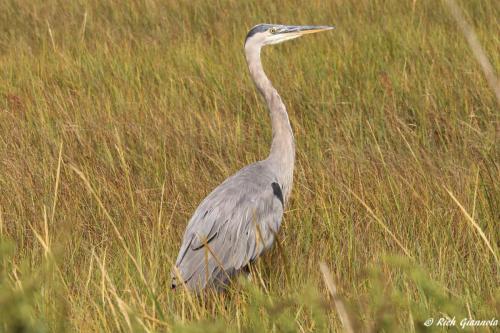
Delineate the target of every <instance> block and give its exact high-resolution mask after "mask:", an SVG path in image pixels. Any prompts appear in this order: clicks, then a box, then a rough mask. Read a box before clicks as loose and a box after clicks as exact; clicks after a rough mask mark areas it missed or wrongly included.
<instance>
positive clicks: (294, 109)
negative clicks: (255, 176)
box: [0, 0, 500, 332]
mask: <svg viewBox="0 0 500 333" xmlns="http://www.w3.org/2000/svg"><path fill="white" fill-rule="evenodd" d="M461 6H462V8H463V9H464V11H465V12H466V16H467V19H468V20H469V21H470V22H471V24H472V25H473V26H474V28H475V29H476V32H477V34H478V36H479V39H480V41H481V43H482V44H483V46H484V47H485V50H486V52H487V53H488V55H489V57H490V60H491V62H492V64H493V67H494V68H495V69H496V71H497V73H498V72H499V69H500V39H499V38H500V28H499V25H498V22H499V21H498V18H499V17H500V6H499V5H498V3H497V2H496V1H493V0H468V1H461ZM260 22H278V23H285V24H334V25H336V26H337V29H336V30H335V31H333V32H328V33H323V34H318V35H314V36H307V37H304V38H301V39H299V40H296V41H292V42H289V43H285V44H283V45H279V46H276V47H272V48H268V49H265V50H264V52H263V61H264V66H265V68H266V70H267V72H268V75H269V76H270V78H271V79H272V81H273V83H274V84H275V86H276V87H277V88H278V90H279V91H280V93H281V96H282V98H283V100H284V101H285V104H286V105H287V108H288V111H289V114H290V119H291V122H292V126H293V128H294V130H295V137H296V141H297V162H296V173H295V184H294V190H293V193H292V200H291V202H290V205H289V210H288V211H287V212H286V214H285V217H284V222H283V224H282V229H281V230H280V235H279V236H280V239H279V243H280V246H279V247H275V248H274V250H273V251H271V252H270V253H269V254H268V255H266V256H265V257H264V258H261V259H260V260H259V261H258V263H257V264H256V265H255V267H254V268H255V269H254V272H253V277H254V278H253V279H252V281H251V282H248V281H241V282H237V283H235V284H234V285H233V287H232V288H231V290H230V291H228V292H227V293H225V294H216V295H213V294H208V295H204V296H203V297H201V298H193V297H192V296H190V295H189V294H186V293H184V292H178V293H172V292H170V291H169V289H168V286H169V282H170V281H169V277H170V269H171V265H172V262H173V261H174V260H175V257H176V255H177V250H178V247H179V245H180V241H181V237H182V233H183V231H184V228H185V225H186V223H187V220H188V219H189V217H190V215H191V214H192V212H193V211H194V209H195V208H196V206H197V205H198V203H199V202H200V200H201V199H203V197H204V196H205V195H207V194H208V193H209V192H210V191H211V189H213V188H214V187H215V186H216V185H218V184H219V183H220V182H221V181H222V180H224V179H225V178H226V177H228V176H229V175H230V174H232V173H234V172H235V171H237V170H238V169H239V168H241V167H242V166H244V165H246V164H248V163H251V162H254V161H256V160H259V159H263V158H265V157H266V154H267V153H268V149H269V145H270V136H271V133H270V131H271V129H270V121H269V117H268V113H267V110H266V108H265V105H264V104H263V102H262V101H261V99H260V96H258V94H257V92H256V90H255V89H254V86H253V84H252V82H251V80H250V78H249V75H248V71H247V68H246V63H245V60H244V56H243V41H244V37H245V34H246V32H247V30H248V29H249V28H250V27H251V26H253V25H255V24H257V23H260ZM499 121H500V113H499V107H498V105H497V104H496V101H495V97H494V95H493V93H492V92H491V91H490V90H489V88H488V85H487V83H486V80H485V79H484V76H483V74H482V72H481V69H480V67H479V65H478V64H477V63H476V62H475V60H474V58H473V56H472V53H471V51H470V50H469V49H468V47H467V44H466V42H465V40H464V38H463V36H462V35H461V34H460V32H459V31H458V29H457V26H456V24H455V22H454V21H453V20H452V19H451V17H450V15H449V12H448V11H447V9H446V8H445V7H444V6H443V4H442V3H441V2H440V1H430V0H424V1H396V0H391V1H381V0H378V1H368V0H363V1H310V2H303V1H283V0H276V1H258V0H256V1H231V0H221V1H211V2H208V1H201V0H195V1H189V2H188V1H185V2H184V1H180V2H179V1H170V0H165V1H159V0H128V1H123V2H117V1H111V0H104V1H96V0H90V1H82V0H79V1H56V0H50V1H39V0H36V1H27V0H4V1H2V2H1V3H0V240H1V244H0V245H1V246H0V248H1V250H0V331H2V330H3V331H15V330H17V331H19V332H21V331H37V332H43V331H64V330H67V331H83V332H96V331H101V332H108V331H109V332H112V331H145V332H148V331H149V332H152V331H171V332H183V331H185V332H207V331H213V332H222V331H237V332H250V331H261V332H262V331H274V332H295V331H298V332H312V331H327V330H330V331H339V330H341V322H340V319H339V317H338V314H337V312H336V310H335V307H334V305H333V300H332V299H331V297H330V296H329V294H328V292H327V290H326V287H325V284H324V281H323V278H322V275H321V272H320V270H319V263H320V262H322V261H323V262H325V263H326V264H327V265H328V267H330V270H331V272H332V274H333V277H334V280H335V283H336V285H337V288H338V291H339V294H340V295H341V297H342V299H343V302H344V304H345V305H346V306H347V309H348V313H349V316H350V318H351V320H352V321H353V322H354V325H355V326H356V329H357V330H359V331H385V332H413V331H426V330H430V331H432V330H435V331H441V330H442V329H443V328H438V327H431V328H430V329H429V328H426V327H425V326H423V322H424V320H425V319H427V318H429V317H434V318H438V317H444V316H449V317H453V316H456V317H457V321H459V320H460V319H461V318H464V317H472V318H475V319H491V318H492V317H495V316H496V318H497V319H498V315H499V313H500V311H499V310H500V287H499V264H498V262H496V261H495V258H494V256H495V255H496V256H497V257H498V256H499V254H498V253H499V246H498V244H499V243H500V233H499V232H498V231H499V221H500V181H499V180H500V165H499V163H500V148H499V147H500V142H499V139H500V138H499V133H500V131H499V128H500V127H499V126H500V123H499ZM453 198H456V200H454V199H453ZM465 213H466V214H468V215H469V216H470V217H471V218H470V219H469V218H467V216H466V214H465ZM471 220H472V222H474V223H477V225H478V226H479V228H480V229H481V230H482V231H483V232H484V234H485V236H486V238H487V240H488V241H489V243H490V246H491V247H492V249H491V250H490V249H488V247H487V244H486V242H485V241H484V239H483V238H481V236H480V234H479V233H478V231H477V229H475V228H474V226H473V224H472V223H471ZM454 329H457V327H455V328H454ZM452 330H453V329H452ZM457 330H458V329H457ZM493 330H494V329H493V328H476V331H478V332H479V331H486V332H488V331H493Z"/></svg>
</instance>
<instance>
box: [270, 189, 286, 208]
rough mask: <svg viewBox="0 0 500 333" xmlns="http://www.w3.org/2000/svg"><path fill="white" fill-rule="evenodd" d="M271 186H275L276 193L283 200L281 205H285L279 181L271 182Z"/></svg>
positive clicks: (274, 191)
mask: <svg viewBox="0 0 500 333" xmlns="http://www.w3.org/2000/svg"><path fill="white" fill-rule="evenodd" d="M271 187H272V188H273V193H274V195H275V196H276V197H277V198H278V200H279V201H280V202H281V206H283V208H284V207H285V203H284V202H283V192H282V191H281V186H280V184H278V183H271Z"/></svg>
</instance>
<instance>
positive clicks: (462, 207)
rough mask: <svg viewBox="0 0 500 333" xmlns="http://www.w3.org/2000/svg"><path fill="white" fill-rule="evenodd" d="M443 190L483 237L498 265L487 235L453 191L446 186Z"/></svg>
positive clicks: (496, 256) (498, 263)
mask: <svg viewBox="0 0 500 333" xmlns="http://www.w3.org/2000/svg"><path fill="white" fill-rule="evenodd" d="M445 190H446V192H448V194H449V195H450V197H451V198H452V199H453V201H454V202H455V203H456V204H457V206H458V207H459V208H460V210H461V211H462V213H463V214H464V216H465V217H466V219H467V221H469V222H470V224H471V225H472V226H473V227H474V228H475V229H476V230H477V232H478V233H479V236H481V238H482V239H483V241H484V244H486V246H487V247H488V250H489V251H490V252H491V254H492V255H493V258H495V262H496V264H497V265H498V266H500V261H499V259H498V255H497V254H496V252H495V250H494V249H493V247H492V246H491V243H490V241H489V240H488V237H486V234H485V233H484V231H483V229H481V227H480V226H479V224H477V222H476V221H475V220H474V218H473V217H472V216H470V214H469V213H468V212H467V210H465V208H464V206H463V205H462V204H461V203H460V201H458V199H457V198H455V196H454V195H453V193H451V191H450V190H448V189H447V188H445Z"/></svg>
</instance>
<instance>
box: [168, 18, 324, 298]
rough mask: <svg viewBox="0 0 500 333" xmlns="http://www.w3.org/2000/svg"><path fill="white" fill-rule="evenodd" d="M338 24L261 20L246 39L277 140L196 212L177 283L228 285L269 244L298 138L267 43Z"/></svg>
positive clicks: (179, 263)
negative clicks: (269, 68) (272, 75)
mask: <svg viewBox="0 0 500 333" xmlns="http://www.w3.org/2000/svg"><path fill="white" fill-rule="evenodd" d="M329 29H332V27H326V26H285V25H276V24H259V25H257V26H255V27H253V28H252V29H251V30H250V31H249V32H248V34H247V38H246V40H245V56H246V60H247V64H248V68H249V71H250V75H251V77H252V79H253V81H254V82H255V85H256V86H257V89H258V90H259V92H260V93H261V94H262V96H263V97H264V99H265V101H266V103H267V106H268V108H269V112H270V116H271V125H272V135H273V137H272V143H271V151H270V153H269V156H268V157H267V158H266V159H265V160H262V161H258V162H255V163H253V164H250V165H248V166H246V167H244V168H243V169H241V170H239V171H238V172H236V173H235V174H234V175H232V176H231V177H229V178H228V179H226V180H225V181H224V182H223V183H222V184H220V185H219V186H218V187H217V188H215V189H214V190H213V191H212V192H211V193H210V194H209V195H208V196H207V197H206V198H205V199H204V200H203V201H202V202H201V204H200V205H199V206H198V208H197V209H196V211H195V212H194V214H193V216H192V217H191V219H190V221H189V223H188V225H187V228H186V231H185V233H184V237H183V240H182V245H181V248H180V251H179V255H178V257H177V261H176V264H175V267H174V269H173V272H172V288H176V287H177V286H179V285H184V286H185V287H186V288H187V289H189V290H194V291H200V290H202V289H204V288H206V287H208V286H220V285H224V284H225V283H226V282H227V281H228V280H229V278H230V277H231V276H233V275H234V274H236V273H238V272H239V271H241V270H242V269H244V268H245V267H247V266H248V265H249V264H250V263H251V262H252V261H254V260H255V259H257V258H258V257H259V256H260V255H261V254H262V253H264V252H265V251H266V250H267V249H269V248H270V247H271V246H272V244H273V242H274V239H275V236H276V234H277V232H278V230H279V228H280V225H281V220H282V217H283V212H284V209H285V207H286V204H287V202H288V198H289V197H290V193H291V189H292V183H293V168H294V162H295V143H294V137H293V132H292V128H291V126H290V121H289V119H288V114H287V112H286V108H285V105H284V104H283V102H282V100H281V97H280V96H279V94H278V92H277V91H276V89H275V88H274V87H273V85H272V83H271V81H270V80H269V79H268V77H267V76H266V74H265V73H264V69H263V67H262V62H261V60H260V51H261V48H262V47H263V46H265V45H270V44H277V43H281V42H283V41H286V40H290V39H293V38H297V37H300V36H302V35H304V34H307V33H313V32H318V31H324V30H329Z"/></svg>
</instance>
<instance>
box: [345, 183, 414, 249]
mask: <svg viewBox="0 0 500 333" xmlns="http://www.w3.org/2000/svg"><path fill="white" fill-rule="evenodd" d="M346 189H347V190H348V191H349V193H351V194H352V195H353V196H354V197H355V198H356V199H357V200H358V201H359V202H360V203H361V204H362V205H363V207H365V209H366V210H367V211H368V213H370V215H371V216H372V217H373V218H374V219H375V221H376V222H377V223H378V225H380V226H381V227H382V229H384V230H385V232H387V233H388V234H389V236H391V238H392V239H393V240H394V241H395V242H396V244H397V245H398V246H399V247H400V248H401V250H402V251H403V252H404V254H405V255H406V256H407V257H408V258H410V259H413V257H412V255H411V254H410V251H408V249H407V248H406V247H405V246H404V245H403V243H401V241H400V240H399V239H398V238H397V237H396V235H395V234H394V233H393V232H392V231H391V229H389V227H388V226H387V225H385V223H384V222H383V221H382V220H381V219H380V218H379V217H378V216H377V215H376V214H375V212H374V211H373V210H372V209H371V208H370V206H368V205H367V204H366V202H365V201H364V200H363V199H361V198H360V197H359V196H358V195H357V194H356V193H354V192H353V191H352V190H351V189H350V188H348V187H347V186H346Z"/></svg>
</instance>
